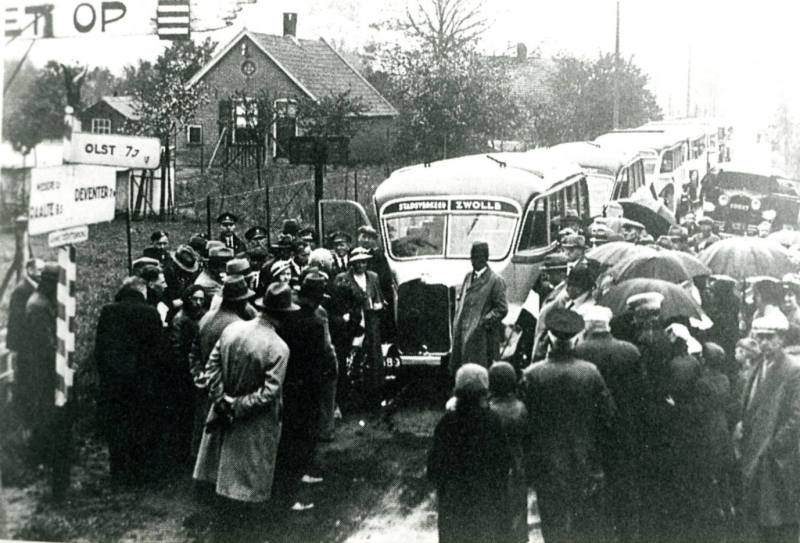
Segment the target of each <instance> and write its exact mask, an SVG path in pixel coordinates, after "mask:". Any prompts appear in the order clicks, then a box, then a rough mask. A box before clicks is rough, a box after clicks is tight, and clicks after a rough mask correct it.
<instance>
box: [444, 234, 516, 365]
mask: <svg viewBox="0 0 800 543" xmlns="http://www.w3.org/2000/svg"><path fill="white" fill-rule="evenodd" d="M470 262H471V264H472V270H471V271H470V272H468V273H467V274H466V276H465V277H464V281H463V283H462V285H461V288H460V290H459V293H458V295H457V297H456V311H455V318H454V319H453V344H452V349H451V354H450V374H451V375H453V376H455V374H456V372H457V371H458V368H460V367H461V366H462V365H463V364H469V363H475V364H480V365H481V366H483V367H485V368H487V369H488V368H489V366H491V365H492V362H494V361H495V360H496V359H497V357H498V356H499V354H500V334H501V326H502V321H503V318H504V317H505V316H506V314H507V313H508V302H507V301H506V284H505V282H504V281H503V279H502V278H501V277H500V276H499V275H497V274H496V273H495V272H494V271H492V269H491V268H490V267H489V244H487V243H486V242H483V241H476V242H475V243H473V244H472V249H471V250H470Z"/></svg>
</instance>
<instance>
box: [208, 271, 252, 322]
mask: <svg viewBox="0 0 800 543" xmlns="http://www.w3.org/2000/svg"><path fill="white" fill-rule="evenodd" d="M253 275H254V274H253V270H252V268H251V267H250V262H248V261H247V259H245V258H234V259H232V260H229V261H228V262H226V263H225V278H226V279H227V278H229V277H241V278H243V279H244V280H245V283H246V284H247V288H249V289H251V290H252V291H253V294H251V298H254V297H255V289H254V288H253V286H254V282H255V279H254V277H253ZM222 299H223V296H222V292H217V293H216V294H214V296H213V297H212V298H211V306H210V307H209V310H210V311H216V310H217V309H219V306H220V304H221V303H222ZM245 311H246V312H247V313H248V314H249V315H250V317H251V318H255V317H256V316H258V311H256V309H255V308H254V307H253V306H252V305H251V304H250V303H247V304H246V305H245Z"/></svg>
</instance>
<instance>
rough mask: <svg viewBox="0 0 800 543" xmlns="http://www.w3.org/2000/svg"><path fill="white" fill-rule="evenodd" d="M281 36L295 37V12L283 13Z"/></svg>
mask: <svg viewBox="0 0 800 543" xmlns="http://www.w3.org/2000/svg"><path fill="white" fill-rule="evenodd" d="M283 36H284V37H286V36H291V37H293V38H296V37H297V13H284V14H283Z"/></svg>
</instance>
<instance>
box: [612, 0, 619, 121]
mask: <svg viewBox="0 0 800 543" xmlns="http://www.w3.org/2000/svg"><path fill="white" fill-rule="evenodd" d="M613 128H614V130H616V129H618V128H619V0H617V39H616V46H615V48H614V120H613Z"/></svg>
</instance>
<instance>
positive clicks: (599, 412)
mask: <svg viewBox="0 0 800 543" xmlns="http://www.w3.org/2000/svg"><path fill="white" fill-rule="evenodd" d="M545 326H546V327H547V333H548V335H549V337H550V345H551V346H550V351H549V353H548V355H547V358H546V359H545V360H543V361H541V362H536V363H534V364H532V365H530V366H528V368H527V369H526V370H525V371H524V373H523V381H522V391H523V392H522V399H523V401H524V402H525V404H526V406H527V408H528V413H529V417H530V418H529V420H530V446H529V448H528V453H529V464H528V465H529V467H530V470H531V471H530V472H528V475H529V476H530V477H531V480H532V481H533V485H534V488H535V489H536V496H537V499H538V503H539V513H540V515H541V518H542V535H543V536H544V540H545V542H546V543H558V542H564V543H567V542H581V541H586V542H588V541H597V540H602V534H601V533H600V531H601V526H602V523H601V522H600V521H601V519H602V505H603V484H604V478H605V472H604V468H603V463H602V459H603V452H604V451H603V444H604V443H608V441H607V438H608V437H609V431H610V429H611V423H612V420H613V417H614V414H615V407H614V402H613V400H612V399H611V394H610V393H609V391H608V388H607V387H606V384H605V382H604V381H603V377H602V376H601V374H600V371H599V370H598V369H597V367H596V366H595V365H594V364H592V363H591V362H587V361H585V360H580V359H579V358H576V357H575V355H574V354H573V350H572V340H573V338H574V337H575V336H576V335H578V334H579V333H580V332H581V331H583V328H584V321H583V318H582V317H581V316H580V315H579V314H578V313H576V312H575V311H572V310H570V309H565V308H562V307H557V308H554V309H553V310H552V311H550V312H549V313H548V314H547V316H546V317H545Z"/></svg>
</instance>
